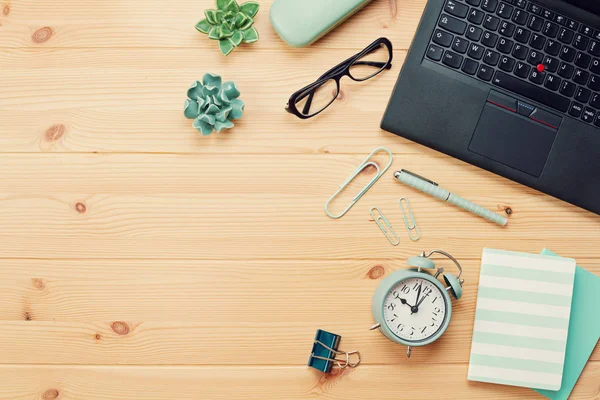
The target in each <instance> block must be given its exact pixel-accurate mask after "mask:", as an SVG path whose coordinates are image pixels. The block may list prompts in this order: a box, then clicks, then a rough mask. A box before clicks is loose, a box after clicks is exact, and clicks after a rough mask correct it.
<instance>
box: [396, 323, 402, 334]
mask: <svg viewBox="0 0 600 400" xmlns="http://www.w3.org/2000/svg"><path fill="white" fill-rule="evenodd" d="M396 329H398V332H402V331H403V330H404V324H402V323H400V324H398V328H396Z"/></svg>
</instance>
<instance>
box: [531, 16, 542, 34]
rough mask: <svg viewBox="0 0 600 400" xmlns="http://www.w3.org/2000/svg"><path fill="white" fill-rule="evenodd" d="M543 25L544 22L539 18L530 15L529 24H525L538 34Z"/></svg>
mask: <svg viewBox="0 0 600 400" xmlns="http://www.w3.org/2000/svg"><path fill="white" fill-rule="evenodd" d="M543 25H544V20H543V19H542V18H540V17H537V16H535V15H532V16H530V17H529V23H528V24H527V26H528V27H530V28H531V29H532V30H534V31H536V32H539V31H541V30H542V26H543Z"/></svg>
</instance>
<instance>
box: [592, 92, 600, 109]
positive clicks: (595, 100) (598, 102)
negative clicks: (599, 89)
mask: <svg viewBox="0 0 600 400" xmlns="http://www.w3.org/2000/svg"><path fill="white" fill-rule="evenodd" d="M590 105H591V106H592V107H595V108H600V94H598V93H592V98H591V99H590Z"/></svg>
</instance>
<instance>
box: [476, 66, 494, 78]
mask: <svg viewBox="0 0 600 400" xmlns="http://www.w3.org/2000/svg"><path fill="white" fill-rule="evenodd" d="M493 76H494V69H493V68H492V67H488V66H487V65H482V66H481V67H479V72H478V73H477V77H478V78H479V79H483V80H484V81H491V80H492V77H493Z"/></svg>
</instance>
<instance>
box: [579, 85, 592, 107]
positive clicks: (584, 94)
mask: <svg viewBox="0 0 600 400" xmlns="http://www.w3.org/2000/svg"><path fill="white" fill-rule="evenodd" d="M591 96H592V92H591V90H589V89H586V88H584V87H581V86H579V87H578V88H577V90H575V100H577V101H579V102H581V103H583V104H585V103H587V102H588V100H589V99H590V97H591Z"/></svg>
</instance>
